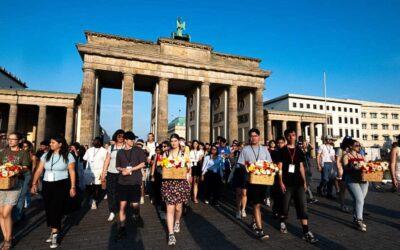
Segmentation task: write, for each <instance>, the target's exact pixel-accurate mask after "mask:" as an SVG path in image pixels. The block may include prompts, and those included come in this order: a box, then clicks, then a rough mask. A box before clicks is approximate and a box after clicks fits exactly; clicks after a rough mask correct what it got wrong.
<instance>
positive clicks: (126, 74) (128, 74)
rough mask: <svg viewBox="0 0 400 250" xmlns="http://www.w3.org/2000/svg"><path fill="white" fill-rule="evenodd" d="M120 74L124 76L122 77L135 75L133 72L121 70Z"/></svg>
mask: <svg viewBox="0 0 400 250" xmlns="http://www.w3.org/2000/svg"><path fill="white" fill-rule="evenodd" d="M122 75H123V76H124V78H125V76H127V77H129V76H132V77H134V76H135V74H134V73H132V72H122Z"/></svg>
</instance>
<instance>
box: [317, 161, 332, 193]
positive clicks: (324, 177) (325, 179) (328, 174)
mask: <svg viewBox="0 0 400 250" xmlns="http://www.w3.org/2000/svg"><path fill="white" fill-rule="evenodd" d="M333 171H334V165H333V163H332V162H325V163H324V165H323V167H322V171H321V183H320V184H319V187H318V188H319V189H321V191H323V189H325V188H326V194H327V195H328V196H331V195H332V191H333Z"/></svg>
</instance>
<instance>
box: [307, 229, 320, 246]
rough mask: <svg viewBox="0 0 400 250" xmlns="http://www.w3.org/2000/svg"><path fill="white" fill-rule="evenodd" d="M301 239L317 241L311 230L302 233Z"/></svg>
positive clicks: (311, 241) (310, 241)
mask: <svg viewBox="0 0 400 250" xmlns="http://www.w3.org/2000/svg"><path fill="white" fill-rule="evenodd" d="M303 240H305V241H307V242H308V243H310V244H314V243H316V242H318V239H317V238H315V237H314V234H313V233H312V232H311V231H309V232H308V233H306V234H304V235H303Z"/></svg>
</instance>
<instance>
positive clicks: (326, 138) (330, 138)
mask: <svg viewBox="0 0 400 250" xmlns="http://www.w3.org/2000/svg"><path fill="white" fill-rule="evenodd" d="M325 140H333V137H332V136H330V135H327V136H325Z"/></svg>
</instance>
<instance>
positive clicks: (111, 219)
mask: <svg viewBox="0 0 400 250" xmlns="http://www.w3.org/2000/svg"><path fill="white" fill-rule="evenodd" d="M114 218H115V214H114V213H113V212H111V213H110V216H108V219H107V221H113V220H114Z"/></svg>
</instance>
